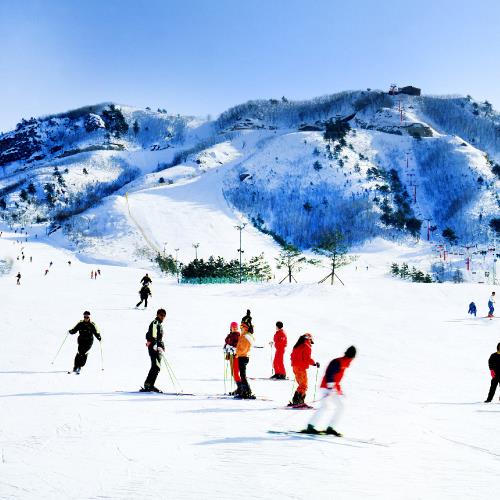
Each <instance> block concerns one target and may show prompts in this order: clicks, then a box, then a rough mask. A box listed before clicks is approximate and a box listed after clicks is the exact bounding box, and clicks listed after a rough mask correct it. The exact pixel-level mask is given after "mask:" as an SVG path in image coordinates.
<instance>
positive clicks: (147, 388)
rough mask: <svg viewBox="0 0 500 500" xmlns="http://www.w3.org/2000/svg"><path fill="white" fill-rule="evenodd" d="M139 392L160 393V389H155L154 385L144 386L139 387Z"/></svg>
mask: <svg viewBox="0 0 500 500" xmlns="http://www.w3.org/2000/svg"><path fill="white" fill-rule="evenodd" d="M140 392H158V393H161V392H162V391H160V389H158V387H155V386H154V385H150V384H144V387H141V389H140Z"/></svg>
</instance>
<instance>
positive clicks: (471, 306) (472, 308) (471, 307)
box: [468, 302, 477, 317]
mask: <svg viewBox="0 0 500 500" xmlns="http://www.w3.org/2000/svg"><path fill="white" fill-rule="evenodd" d="M476 313H477V307H476V304H474V302H471V303H470V304H469V312H468V314H473V315H474V317H475V316H476Z"/></svg>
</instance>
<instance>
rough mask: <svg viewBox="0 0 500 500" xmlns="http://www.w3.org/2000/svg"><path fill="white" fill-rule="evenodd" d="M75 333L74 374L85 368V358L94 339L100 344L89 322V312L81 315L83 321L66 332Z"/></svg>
mask: <svg viewBox="0 0 500 500" xmlns="http://www.w3.org/2000/svg"><path fill="white" fill-rule="evenodd" d="M76 332H78V333H79V335H78V352H77V353H76V356H75V364H74V367H73V371H74V372H75V373H80V370H81V369H82V366H85V363H86V362H87V356H88V353H89V351H90V348H91V347H92V344H93V343H94V337H95V338H96V339H97V340H98V341H99V342H100V341H101V335H100V333H99V330H98V329H97V326H96V325H95V323H94V322H92V321H90V313H89V311H85V312H84V313H83V320H81V321H79V322H78V323H77V324H76V325H75V327H74V328H72V329H71V330H69V331H68V333H70V334H71V335H74V334H75V333H76Z"/></svg>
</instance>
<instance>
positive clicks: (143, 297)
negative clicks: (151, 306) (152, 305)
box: [135, 285, 151, 309]
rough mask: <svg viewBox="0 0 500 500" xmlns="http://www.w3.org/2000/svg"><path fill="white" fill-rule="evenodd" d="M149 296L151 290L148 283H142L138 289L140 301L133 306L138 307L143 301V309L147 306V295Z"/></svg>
mask: <svg viewBox="0 0 500 500" xmlns="http://www.w3.org/2000/svg"><path fill="white" fill-rule="evenodd" d="M150 296H151V290H150V289H149V286H148V285H143V286H142V288H141V289H140V290H139V297H140V298H141V301H140V302H138V303H137V304H136V305H135V307H139V306H140V305H141V304H142V303H143V302H144V309H146V308H147V307H148V297H150Z"/></svg>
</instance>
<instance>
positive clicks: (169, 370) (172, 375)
mask: <svg viewBox="0 0 500 500" xmlns="http://www.w3.org/2000/svg"><path fill="white" fill-rule="evenodd" d="M161 359H162V360H163V362H164V363H165V366H166V368H167V371H168V374H169V376H170V379H171V380H172V384H173V385H174V388H175V387H176V386H177V387H178V388H179V389H180V391H179V392H184V391H183V390H182V386H181V384H180V382H179V380H178V378H177V377H176V376H175V373H174V370H173V368H172V367H171V366H170V363H169V362H168V361H167V358H166V357H165V355H164V354H162V355H161Z"/></svg>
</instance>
